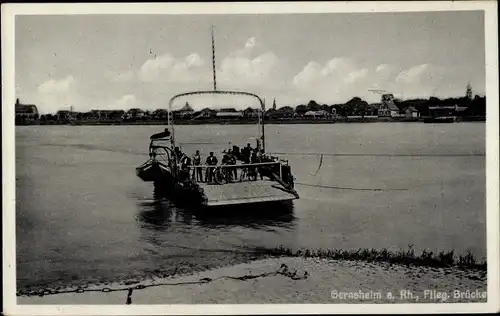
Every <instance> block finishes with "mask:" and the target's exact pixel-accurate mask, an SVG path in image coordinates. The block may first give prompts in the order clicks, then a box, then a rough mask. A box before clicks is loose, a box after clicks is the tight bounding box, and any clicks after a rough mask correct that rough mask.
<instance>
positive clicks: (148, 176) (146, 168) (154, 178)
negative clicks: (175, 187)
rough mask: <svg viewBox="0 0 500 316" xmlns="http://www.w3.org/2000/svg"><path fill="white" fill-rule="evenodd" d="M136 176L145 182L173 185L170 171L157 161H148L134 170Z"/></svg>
mask: <svg viewBox="0 0 500 316" xmlns="http://www.w3.org/2000/svg"><path fill="white" fill-rule="evenodd" d="M135 173H136V175H137V176H138V177H139V178H140V179H141V180H143V181H145V182H160V183H174V177H173V175H172V173H171V172H170V169H169V168H168V167H167V166H165V165H163V164H162V163H160V162H158V161H151V160H150V161H148V162H146V163H145V164H143V165H142V166H140V167H137V168H136V169H135Z"/></svg>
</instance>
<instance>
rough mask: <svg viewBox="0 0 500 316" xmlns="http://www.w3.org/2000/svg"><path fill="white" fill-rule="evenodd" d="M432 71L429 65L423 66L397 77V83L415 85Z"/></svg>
mask: <svg viewBox="0 0 500 316" xmlns="http://www.w3.org/2000/svg"><path fill="white" fill-rule="evenodd" d="M429 69H430V65H429V64H422V65H419V66H415V67H412V68H410V69H407V70H404V71H402V72H401V73H400V74H399V75H398V76H397V77H396V81H398V82H403V83H415V82H416V81H419V80H421V79H422V77H423V76H424V75H425V74H426V73H427V72H428V70H429Z"/></svg>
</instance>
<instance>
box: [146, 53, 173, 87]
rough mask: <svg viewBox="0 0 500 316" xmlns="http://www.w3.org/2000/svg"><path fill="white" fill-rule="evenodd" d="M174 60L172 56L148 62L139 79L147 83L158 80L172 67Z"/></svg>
mask: <svg viewBox="0 0 500 316" xmlns="http://www.w3.org/2000/svg"><path fill="white" fill-rule="evenodd" d="M174 60H175V59H174V57H172V56H171V55H170V54H164V55H161V56H159V57H156V58H153V59H148V60H146V62H144V64H143V65H142V66H141V69H140V70H139V79H141V80H142V81H146V82H148V81H154V80H157V79H158V78H159V77H160V75H161V74H162V73H163V72H165V71H168V70H169V69H170V68H171V67H172V65H173V63H174Z"/></svg>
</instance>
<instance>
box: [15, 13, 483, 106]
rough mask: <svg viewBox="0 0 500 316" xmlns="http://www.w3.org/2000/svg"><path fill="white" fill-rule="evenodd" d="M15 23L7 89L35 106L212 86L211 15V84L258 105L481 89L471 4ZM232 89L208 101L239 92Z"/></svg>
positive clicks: (145, 102) (477, 27) (160, 97)
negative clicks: (253, 98)
mask: <svg viewBox="0 0 500 316" xmlns="http://www.w3.org/2000/svg"><path fill="white" fill-rule="evenodd" d="M15 23H16V24H15V35H16V37H15V74H16V96H17V97H18V98H20V100H21V102H23V103H33V104H36V105H37V106H38V108H39V110H40V112H42V113H49V112H55V111H57V110H63V109H69V108H70V107H73V110H75V111H86V110H90V109H124V110H127V109H129V108H133V107H140V108H143V109H158V108H167V107H168V100H169V99H170V97H172V96H173V95H175V94H178V93H183V92H187V91H193V90H211V89H213V81H212V60H211V59H212V47H211V37H210V34H211V33H210V32H211V26H212V25H213V26H214V29H215V46H216V69H217V71H216V74H217V88H218V89H219V90H242V91H248V92H252V93H256V94H258V95H260V96H262V97H263V98H265V100H266V106H267V107H270V106H271V105H272V102H273V100H274V99H275V100H276V104H277V106H278V107H281V106H286V105H291V106H296V105H298V104H306V103H308V102H309V100H316V101H317V102H318V103H322V104H323V103H327V104H334V103H344V102H346V101H348V100H349V99H351V98H352V97H355V96H358V97H361V98H363V99H365V100H367V101H368V102H378V101H380V95H378V94H376V93H373V92H371V91H369V90H370V89H381V90H386V91H388V92H390V93H393V94H394V95H395V96H396V97H399V98H402V99H409V98H413V97H425V98H427V97H430V96H436V97H450V96H453V97H456V96H463V95H465V90H466V85H467V83H468V82H470V83H471V85H472V88H473V93H474V94H480V95H484V93H485V49H484V46H485V43H484V38H485V36H484V12H482V11H441V12H409V13H406V12H402V13H324V14H260V15H72V16H65V15H58V16H57V15H52V16H50V15H45V16H40V15H38V16H37V15H32V16H27V15H25V16H17V17H16V21H15ZM233 99H235V98H234V97H232V98H231V99H229V98H224V100H223V101H220V102H219V101H217V102H215V101H214V102H215V103H217V104H216V105H215V107H222V106H228V105H232V106H236V107H240V108H241V107H244V106H246V105H249V104H248V102H250V101H243V102H242V101H240V99H238V101H234V100H233ZM247 100H248V99H247ZM186 101H188V102H190V100H189V99H186ZM207 102H208V101H207V99H200V98H198V100H194V101H193V102H190V104H192V105H194V107H195V109H199V108H202V107H205V106H207V104H206V103H207ZM184 103H185V101H184V99H183V100H182V101H180V102H179V103H178V105H177V104H176V105H175V106H176V107H180V106H182V105H183V104H184ZM215 103H214V104H215ZM251 106H253V104H252V105H251Z"/></svg>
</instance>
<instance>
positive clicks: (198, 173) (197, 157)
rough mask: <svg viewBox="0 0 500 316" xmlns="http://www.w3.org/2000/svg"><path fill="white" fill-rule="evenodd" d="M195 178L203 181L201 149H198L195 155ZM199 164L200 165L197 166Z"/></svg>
mask: <svg viewBox="0 0 500 316" xmlns="http://www.w3.org/2000/svg"><path fill="white" fill-rule="evenodd" d="M193 164H194V166H195V167H194V168H193V179H196V181H197V182H203V173H202V171H201V168H199V166H200V165H201V156H200V151H199V150H197V151H196V154H194V156H193ZM197 166H198V167H197Z"/></svg>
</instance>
